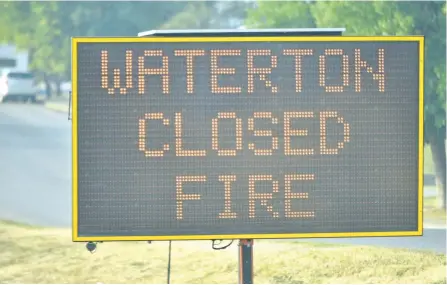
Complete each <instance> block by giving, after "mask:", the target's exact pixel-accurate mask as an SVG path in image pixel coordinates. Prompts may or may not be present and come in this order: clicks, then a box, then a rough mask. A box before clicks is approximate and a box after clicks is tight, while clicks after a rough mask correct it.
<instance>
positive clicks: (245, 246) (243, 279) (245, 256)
mask: <svg viewBox="0 0 447 285" xmlns="http://www.w3.org/2000/svg"><path fill="white" fill-rule="evenodd" d="M253 242H254V241H253V240H252V239H241V240H239V284H253Z"/></svg>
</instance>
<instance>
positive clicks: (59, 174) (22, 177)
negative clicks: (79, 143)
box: [0, 104, 71, 226]
mask: <svg viewBox="0 0 447 285" xmlns="http://www.w3.org/2000/svg"><path fill="white" fill-rule="evenodd" d="M70 126H71V123H70V122H69V121H68V120H67V116H66V115H64V114H62V113H56V112H52V111H49V110H46V109H44V108H43V107H42V106H39V105H24V104H0V218H3V219H11V220H17V221H22V222H27V223H32V224H39V225H43V226H71V196H70V195H71V164H70V163H71V153H70V149H71V133H70V132H71V127H70Z"/></svg>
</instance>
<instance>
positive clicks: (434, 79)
mask: <svg viewBox="0 0 447 285" xmlns="http://www.w3.org/2000/svg"><path fill="white" fill-rule="evenodd" d="M445 7H446V6H445V2H428V1H427V2H389V1H371V2H352V1H340V2H338V1H337V2H332V1H331V2H274V3H273V2H260V3H259V6H258V8H257V9H256V10H254V11H252V12H251V13H249V19H248V21H247V23H248V24H250V25H251V26H253V27H269V28H273V27H275V28H280V27H283V28H286V27H288V28H292V27H293V28H298V27H313V26H314V25H315V26H317V27H322V28H327V27H345V28H346V30H347V32H346V34H351V35H370V36H373V35H424V36H425V49H426V54H425V58H426V64H425V92H424V93H425V94H424V97H425V102H424V113H425V118H424V129H425V133H424V139H425V143H426V144H428V145H429V146H430V148H431V150H432V156H433V162H434V165H435V169H436V177H437V184H438V189H439V197H438V198H439V199H438V201H439V207H441V208H443V209H445V208H446V194H445V193H446V149H445V139H446V133H445V127H446V125H445V116H446V113H445V106H446V101H445V93H446V90H445V86H446V85H445V84H446V82H445V76H446V66H445V59H446V57H445V56H446V55H445V50H446V42H445V38H446V31H445V21H446V13H445V12H446V8H445Z"/></svg>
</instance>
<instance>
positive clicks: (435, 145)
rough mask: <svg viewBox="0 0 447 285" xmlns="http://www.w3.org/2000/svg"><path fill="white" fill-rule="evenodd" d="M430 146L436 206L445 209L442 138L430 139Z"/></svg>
mask: <svg viewBox="0 0 447 285" xmlns="http://www.w3.org/2000/svg"><path fill="white" fill-rule="evenodd" d="M429 143H430V148H431V152H432V157H433V163H434V166H435V172H436V186H437V188H438V199H437V200H438V201H437V202H438V203H437V204H438V208H441V209H444V210H445V209H446V195H445V186H446V185H445V176H446V173H445V171H446V165H445V164H446V149H445V140H444V139H443V138H439V137H437V138H434V139H432V140H430V142H429Z"/></svg>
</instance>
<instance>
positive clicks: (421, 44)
mask: <svg viewBox="0 0 447 285" xmlns="http://www.w3.org/2000/svg"><path fill="white" fill-rule="evenodd" d="M380 41H381V42H417V43H419V137H418V228H417V230H416V231H398V232H343V233H296V234H293V233H288V234H230V235H182V236H180V235H179V236H103V237H95V236H92V237H83V236H79V235H78V181H77V179H78V134H77V130H78V115H77V111H78V110H77V99H78V94H77V72H78V66H77V47H78V44H79V43H145V42H152V43H154V42H155V43H166V42H168V43H185V42H188V43H189V42H206V43H208V42H380ZM424 51H425V49H424V37H423V36H371V37H364V36H321V37H320V36H306V37H300V36H293V37H288V36H285V37H284V36H282V37H281V36H275V37H272V36H270V37H139V38H136V37H134V38H72V155H73V160H72V167H73V168H72V174H73V177H72V179H73V185H72V186H73V189H72V199H73V201H72V240H73V241H75V242H88V241H148V240H150V241H157V240H213V239H277V238H287V239H290V238H337V237H393V236H421V235H422V233H423V216H422V215H423V198H424V195H423V187H424Z"/></svg>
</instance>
